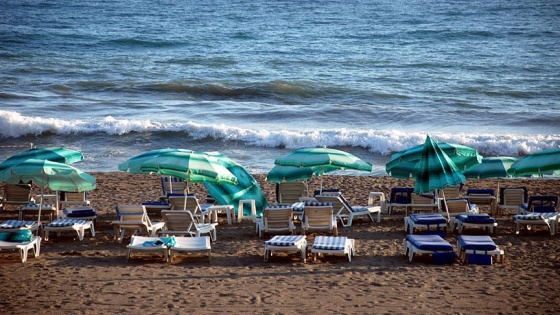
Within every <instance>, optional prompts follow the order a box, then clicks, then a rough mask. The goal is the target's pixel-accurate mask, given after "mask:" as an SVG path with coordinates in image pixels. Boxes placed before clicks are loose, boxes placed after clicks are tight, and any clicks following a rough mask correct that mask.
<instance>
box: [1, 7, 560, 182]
mask: <svg viewBox="0 0 560 315" xmlns="http://www.w3.org/2000/svg"><path fill="white" fill-rule="evenodd" d="M0 6H1V10H0V141H1V142H0V160H3V159H5V158H7V157H8V156H10V155H12V154H14V153H16V152H18V151H21V150H23V149H26V148H28V147H29V146H30V143H33V144H34V145H36V146H39V147H43V146H66V147H69V148H73V149H77V150H81V151H82V152H83V153H84V155H85V157H86V158H85V160H84V161H82V162H80V163H79V164H76V166H77V167H79V168H81V169H83V170H86V171H116V170H117V165H118V164H119V163H121V162H123V161H124V160H126V159H128V158H130V157H132V156H134V155H136V154H139V153H141V152H143V151H146V150H151V149H157V148H165V147H176V148H184V149H193V150H199V151H220V152H222V153H224V154H226V155H227V156H229V157H230V158H232V159H234V160H235V161H237V162H239V163H240V164H242V165H243V166H244V167H245V168H247V169H248V170H250V171H251V172H254V173H266V172H267V171H268V170H269V169H270V168H271V167H272V166H273V162H274V159H275V158H276V157H277V156H280V155H283V154H285V153H287V152H289V151H291V150H293V149H296V148H302V147H314V146H327V147H333V148H338V149H342V150H346V151H349V152H352V153H354V154H356V155H358V156H359V157H361V158H362V159H364V160H366V161H368V162H370V163H372V164H373V165H374V174H377V175H383V174H385V170H384V169H385V168H384V165H385V163H386V162H387V161H388V160H389V156H390V154H391V153H392V152H396V151H399V150H403V149H406V148H408V147H410V146H412V145H416V144H419V143H422V142H423V141H424V139H425V137H426V134H429V135H431V136H433V137H434V138H435V139H437V140H438V141H445V142H454V143H461V144H464V145H468V146H472V147H474V148H477V149H478V150H479V152H480V153H481V154H482V155H484V156H496V155H505V156H522V155H525V154H529V153H532V152H535V151H538V150H543V149H548V148H552V147H558V146H560V58H559V56H560V2H557V1H549V0H535V1H506V0H485V1H477V0H472V1H432V0H408V1H401V0H391V1H388V0H377V1H375V0H370V1H365V0H364V1H359V0H356V1H353V0H345V1H340V0H326V1H298V0H291V1H288V0H277V1H265V0H252V1H244V0H228V1H226V0H214V1H210V0H209V1H205V0H201V1H190V0H166V1H163V0H162V1H157V0H149V1H148V0H103V1H102V0H97V1H96V0H89V1H62V0H46V1H41V0H3V1H2V3H1V4H0Z"/></svg>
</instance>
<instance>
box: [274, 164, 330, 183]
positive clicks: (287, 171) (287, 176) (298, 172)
mask: <svg viewBox="0 0 560 315" xmlns="http://www.w3.org/2000/svg"><path fill="white" fill-rule="evenodd" d="M339 169H340V168H339V167H337V166H332V165H327V166H322V167H320V166H307V167H296V166H282V165H275V166H274V167H273V168H272V169H271V170H270V171H269V172H268V174H267V175H266V181H268V182H272V183H281V182H284V181H286V182H293V181H299V180H307V179H310V178H311V177H313V176H314V175H315V176H319V175H322V174H323V172H324V173H328V172H331V171H335V170H339Z"/></svg>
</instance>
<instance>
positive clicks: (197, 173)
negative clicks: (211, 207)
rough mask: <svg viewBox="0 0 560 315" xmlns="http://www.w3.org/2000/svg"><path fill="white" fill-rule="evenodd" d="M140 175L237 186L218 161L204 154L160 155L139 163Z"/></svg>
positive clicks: (175, 152)
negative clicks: (163, 176) (172, 177)
mask: <svg viewBox="0 0 560 315" xmlns="http://www.w3.org/2000/svg"><path fill="white" fill-rule="evenodd" d="M140 171H141V172H142V173H157V174H161V175H168V176H175V177H178V178H181V179H184V180H185V181H186V182H187V189H186V190H187V192H188V182H193V183H204V182H212V183H217V184H233V185H235V184H237V177H235V175H233V174H232V173H231V172H230V171H229V170H228V169H227V168H226V167H224V166H223V165H222V164H221V163H220V161H219V160H218V159H217V158H216V157H213V156H211V155H208V154H206V153H204V152H196V151H189V150H187V151H184V150H180V151H172V152H167V153H162V154H160V155H158V156H155V157H153V158H151V159H148V160H146V161H145V162H143V163H141V166H140Z"/></svg>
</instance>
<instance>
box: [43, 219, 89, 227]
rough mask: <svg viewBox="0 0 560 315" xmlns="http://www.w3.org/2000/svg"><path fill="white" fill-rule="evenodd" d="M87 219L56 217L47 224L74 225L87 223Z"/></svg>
mask: <svg viewBox="0 0 560 315" xmlns="http://www.w3.org/2000/svg"><path fill="white" fill-rule="evenodd" d="M85 223H86V220H75V219H55V220H54V221H52V222H51V223H49V224H47V226H49V227H64V226H72V225H75V224H85Z"/></svg>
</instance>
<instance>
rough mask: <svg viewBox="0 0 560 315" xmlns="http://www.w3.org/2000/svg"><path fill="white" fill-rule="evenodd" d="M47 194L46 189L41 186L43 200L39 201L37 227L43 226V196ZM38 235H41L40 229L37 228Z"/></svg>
mask: <svg viewBox="0 0 560 315" xmlns="http://www.w3.org/2000/svg"><path fill="white" fill-rule="evenodd" d="M44 194H45V188H44V187H43V186H41V198H40V201H39V216H38V218H37V226H41V208H42V207H43V195H44ZM37 235H39V228H37Z"/></svg>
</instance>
